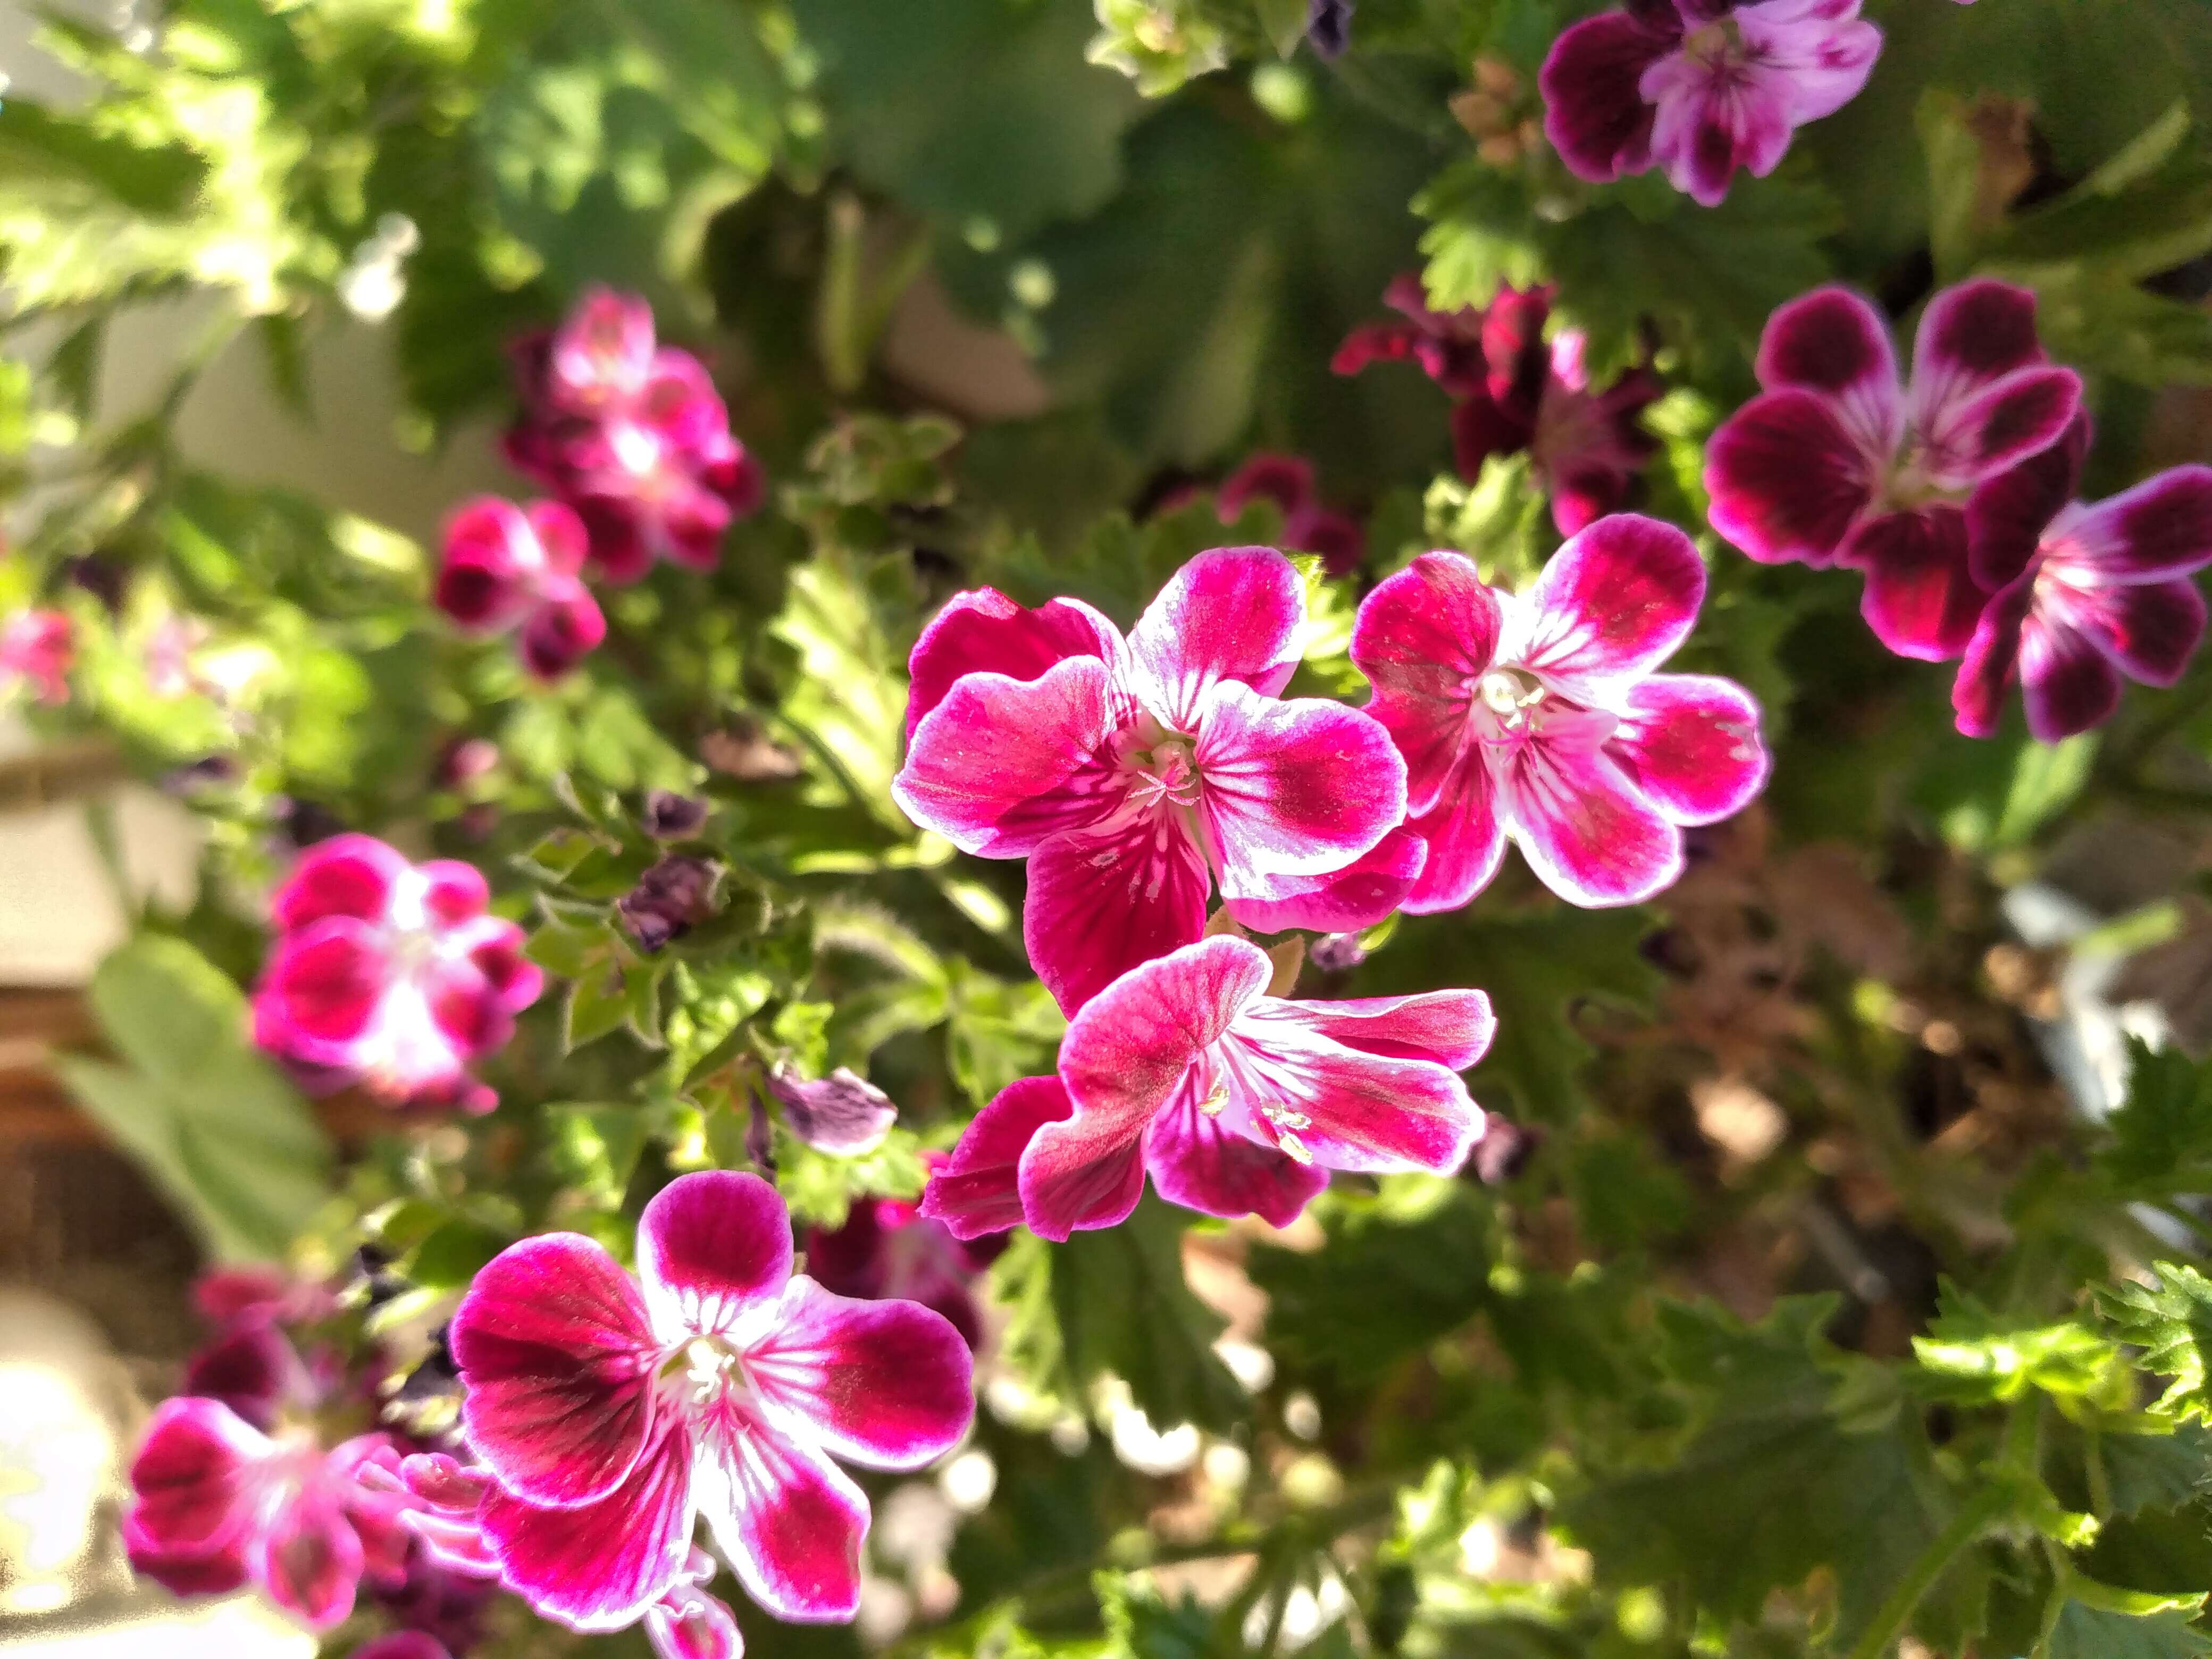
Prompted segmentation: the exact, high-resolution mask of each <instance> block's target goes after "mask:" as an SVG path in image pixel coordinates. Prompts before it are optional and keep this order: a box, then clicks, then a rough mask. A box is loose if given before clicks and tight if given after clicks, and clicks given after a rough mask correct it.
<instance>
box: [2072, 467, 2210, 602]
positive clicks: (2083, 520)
mask: <svg viewBox="0 0 2212 1659" xmlns="http://www.w3.org/2000/svg"><path fill="white" fill-rule="evenodd" d="M2047 540H2048V541H2049V543H2050V544H2051V545H2050V555H2051V562H2052V563H2053V564H2056V565H2057V566H2059V567H2061V568H2063V569H2064V570H2066V571H2068V572H2069V573H2076V574H2080V575H2083V576H2088V577H2093V579H2094V580H2097V581H2099V582H2148V581H2164V580H2166V579H2167V578H2168V577H2172V576H2186V575H2190V574H2193V573H2195V572H2197V571H2198V570H2202V569H2203V568H2204V567H2205V566H2206V565H2208V564H2212V467H2206V466H2177V467H2174V468H2172V469H2171V470H2169V471H2165V472H2161V473H2160V474H2159V475H2158V476H2157V477H2154V478H2147V479H2145V480H2144V481H2143V482H2142V483H2139V484H2137V485H2136V487H2135V488H2134V489H2129V490H2125V491H2123V492H2122V493H2121V494H2119V495H2114V496H2112V497H2111V498H2110V499H2108V500H2106V501H2098V502H2096V503H2094V504H2093V505H2092V506H2090V507H2086V508H2084V509H2083V510H2082V511H2081V513H2080V514H2078V515H2077V516H2075V517H2074V518H2072V519H2070V520H2068V522H2067V523H2066V524H2065V526H2063V532H2060V531H2058V530H2054V531H2053V532H2052V533H2051V536H2050V537H2049V538H2047Z"/></svg>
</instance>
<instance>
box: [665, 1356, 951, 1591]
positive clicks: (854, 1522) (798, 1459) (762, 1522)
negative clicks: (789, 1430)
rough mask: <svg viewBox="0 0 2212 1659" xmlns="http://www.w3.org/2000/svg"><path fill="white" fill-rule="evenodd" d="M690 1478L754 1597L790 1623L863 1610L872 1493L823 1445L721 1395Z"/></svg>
mask: <svg viewBox="0 0 2212 1659" xmlns="http://www.w3.org/2000/svg"><path fill="white" fill-rule="evenodd" d="M955 1340H957V1339H955ZM695 1479H696V1481H697V1486H698V1498H699V1512H700V1514H701V1515H702V1516H705V1517H706V1521H707V1525H708V1528H709V1529H711V1530H712V1532H713V1533H714V1542H715V1544H716V1545H717V1546H719V1547H720V1550H721V1552H722V1557H723V1559H725V1560H726V1561H727V1562H729V1564H730V1565H731V1566H732V1567H733V1568H735V1569H736V1570H737V1575H738V1579H739V1580H740V1581H741V1582H742V1583H744V1587H745V1589H747V1590H748V1591H749V1592H750V1594H751V1595H752V1598H753V1600H754V1601H757V1602H759V1603H760V1604H761V1606H762V1607H765V1608H767V1609H768V1611H769V1612H770V1613H774V1614H775V1616H776V1617H777V1618H779V1619H783V1620H790V1621H791V1622H793V1623H795V1624H827V1623H838V1622H842V1621H843V1620H848V1619H850V1618H852V1616H853V1615H854V1613H856V1612H857V1611H858V1610H859V1608H860V1547H861V1545H862V1544H863V1543H864V1542H865V1541H866V1538H867V1535H868V1500H867V1499H866V1498H865V1497H863V1496H862V1495H861V1492H860V1488H859V1487H858V1486H854V1484H853V1482H852V1480H850V1479H849V1478H848V1476H847V1475H846V1474H845V1472H844V1471H843V1470H842V1469H840V1468H838V1467H837V1466H836V1464H835V1463H832V1462H830V1461H829V1459H828V1458H827V1457H825V1456H823V1455H822V1453H821V1452H819V1451H817V1450H816V1449H814V1448H813V1447H811V1446H810V1445H807V1444H805V1443H802V1442H800V1441H799V1440H796V1439H794V1438H793V1437H789V1436H787V1435H785V1434H783V1433H782V1432H781V1431H779V1430H777V1429H776V1428H775V1426H774V1425H772V1424H770V1423H769V1422H768V1421H767V1420H766V1419H763V1418H762V1417H760V1416H759V1415H758V1414H757V1408H747V1407H743V1406H741V1405H739V1404H738V1403H734V1402H732V1401H729V1400H728V1399H727V1398H725V1400H724V1401H723V1404H722V1406H721V1407H720V1409H718V1410H716V1411H715V1412H714V1413H713V1414H712V1415H711V1417H710V1418H709V1419H708V1422H707V1424H706V1431H705V1433H704V1435H703V1436H702V1439H701V1442H700V1446H699V1459H698V1462H697V1464H696V1470H695Z"/></svg>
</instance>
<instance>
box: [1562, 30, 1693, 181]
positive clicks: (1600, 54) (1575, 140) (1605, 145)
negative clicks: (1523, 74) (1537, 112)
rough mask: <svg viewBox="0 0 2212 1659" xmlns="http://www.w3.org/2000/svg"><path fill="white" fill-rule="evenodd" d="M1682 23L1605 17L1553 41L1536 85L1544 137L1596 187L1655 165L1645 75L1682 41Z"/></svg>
mask: <svg viewBox="0 0 2212 1659" xmlns="http://www.w3.org/2000/svg"><path fill="white" fill-rule="evenodd" d="M1681 38H1682V32H1681V28H1680V24H1679V22H1677V23H1676V24H1675V26H1674V27H1671V28H1670V27H1662V26H1660V25H1658V24H1656V23H1654V22H1651V21H1645V20H1644V19H1642V18H1639V17H1637V16H1634V15H1631V14H1630V13H1628V12H1626V11H1607V12H1601V13H1599V14H1598V15H1596V16H1595V17H1592V18H1589V19H1587V20H1585V21H1583V22H1580V23H1577V24H1576V25H1575V26H1574V27H1572V28H1571V29H1568V30H1567V31H1566V32H1565V33H1563V34H1561V35H1560V36H1559V39H1558V40H1555V41H1553V43H1552V50H1551V52H1549V53H1548V54H1547V56H1546V57H1545V59H1544V67H1543V70H1541V73H1540V74H1539V76H1538V77H1537V84H1538V85H1539V87H1541V89H1542V91H1543V94H1544V136H1545V137H1547V138H1549V139H1550V140H1551V141H1552V147H1553V149H1556V150H1558V151H1559V159H1560V160H1561V161H1565V163H1566V164H1567V169H1568V171H1569V172H1571V173H1574V174H1575V175H1576V176H1577V178H1581V179H1589V180H1590V181H1591V182H1592V183H1594V184H1603V183H1605V182H1607V181H1608V180H1610V179H1618V178H1620V176H1621V175H1622V174H1623V173H1640V172H1642V171H1643V170H1644V168H1645V167H1649V166H1650V162H1651V117H1652V111H1651V106H1650V104H1648V103H1646V102H1645V101H1644V94H1643V91H1642V89H1641V88H1642V82H1643V79H1644V71H1645V70H1648V69H1650V67H1651V65H1652V64H1656V63H1657V62H1658V61H1659V60H1660V59H1661V58H1663V57H1665V56H1666V55H1667V54H1668V52H1672V51H1674V49H1675V47H1676V46H1679V45H1680V42H1681Z"/></svg>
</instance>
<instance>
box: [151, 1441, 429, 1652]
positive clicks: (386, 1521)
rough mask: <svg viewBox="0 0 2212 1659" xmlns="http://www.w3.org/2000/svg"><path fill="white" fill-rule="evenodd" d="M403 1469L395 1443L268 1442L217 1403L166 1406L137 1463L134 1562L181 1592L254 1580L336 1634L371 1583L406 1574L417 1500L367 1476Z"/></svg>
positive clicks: (220, 1589) (219, 1589)
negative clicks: (410, 1517)
mask: <svg viewBox="0 0 2212 1659" xmlns="http://www.w3.org/2000/svg"><path fill="white" fill-rule="evenodd" d="M397 1462H398V1450H397V1449H396V1447H395V1446H394V1445H393V1444H392V1441H391V1439H390V1437H388V1436H386V1435H382V1434H368V1435H362V1436H361V1437H357V1438H356V1439H353V1440H349V1441H347V1442H346V1443H344V1444H343V1445H342V1446H339V1447H337V1449H334V1450H331V1451H325V1450H324V1449H323V1448H322V1447H321V1445H319V1443H317V1442H316V1441H315V1440H314V1439H313V1437H310V1436H309V1435H307V1433H306V1432H304V1431H297V1430H294V1431H285V1432H283V1433H280V1434H278V1435H276V1437H270V1436H269V1435H266V1434H264V1433H262V1432H261V1431H260V1430H258V1429H256V1428H254V1427H253V1426H252V1425H251V1424H249V1423H247V1422H246V1421H245V1420H244V1419H242V1418H240V1417H239V1416H238V1414H237V1413H234V1412H233V1411H232V1410H231V1409H230V1408H229V1407H228V1406H225V1405H223V1404H222V1403H221V1402H220V1401H214V1400H201V1399H194V1398H190V1397H180V1398H178V1399H173V1400H165V1401H162V1402H161V1405H160V1406H158V1407H155V1412H154V1416H153V1419H152V1420H151V1421H150V1422H149V1424H148V1425H147V1428H146V1436H145V1438H144V1440H143V1443H141V1445H140V1447H139V1450H138V1455H137V1457H136V1458H135V1459H134V1460H133V1461H132V1462H131V1491H132V1493H133V1494H134V1496H133V1499H132V1502H131V1508H130V1510H128V1512H126V1513H125V1516H124V1519H123V1538H124V1543H125V1547H126V1548H127V1550H128V1552H129V1553H130V1557H131V1566H132V1567H133V1568H134V1569H135V1570H136V1571H138V1572H140V1573H143V1575H145V1576H146V1577H149V1578H151V1579H154V1580H155V1582H156V1583H161V1584H162V1585H165V1586H166V1587H167V1588H168V1589H171V1590H173V1591H175V1592H176V1593H177V1594H178V1595H219V1594H224V1593H228V1591H231V1590H234V1589H238V1588H240V1586H241V1585H244V1584H247V1583H252V1584H254V1585H256V1586H258V1588H259V1589H261V1590H262V1591H263V1592H264V1593H265V1594H266V1595H268V1596H269V1598H270V1600H271V1601H275V1602H276V1605H277V1606H279V1607H283V1608H284V1609H285V1610H286V1611H287V1612H289V1613H294V1614H295V1615H296V1616H298V1617H299V1618H301V1619H302V1620H305V1621H306V1622H307V1624H309V1625H311V1626H313V1627H314V1628H315V1629H317V1630H329V1629H331V1627H332V1626H336V1625H339V1624H343V1622H344V1621H345V1619H346V1617H347V1615H348V1614H349V1613H351V1612H352V1611H353V1604H354V1597H355V1595H356V1591H357V1590H358V1589H359V1587H360V1584H361V1581H362V1577H363V1576H364V1575H369V1576H371V1577H374V1578H377V1579H381V1580H385V1581H387V1582H392V1583H397V1582H398V1579H399V1578H400V1577H402V1576H403V1574H404V1571H405V1566H406V1559H407V1552H408V1548H409V1534H408V1533H407V1531H406V1529H405V1528H404V1525H403V1524H402V1522H401V1519H400V1517H401V1516H402V1515H403V1514H404V1511H405V1510H406V1509H407V1507H408V1504H407V1501H406V1500H405V1498H404V1497H402V1496H399V1495H398V1494H395V1493H393V1492H391V1491H390V1490H389V1488H388V1486H379V1485H378V1484H376V1483H374V1482H372V1481H370V1480H365V1479H364V1478H363V1476H364V1471H365V1470H367V1469H368V1468H374V1467H377V1466H380V1465H382V1466H389V1465H393V1464H396V1463H397Z"/></svg>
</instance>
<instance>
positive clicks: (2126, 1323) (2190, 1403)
mask: <svg viewBox="0 0 2212 1659" xmlns="http://www.w3.org/2000/svg"><path fill="white" fill-rule="evenodd" d="M2150 1271H2151V1273H2153V1274H2154V1276H2155V1277H2156V1278H2157V1279H2158V1281H2159V1282H2158V1284H2157V1285H2155V1286H2153V1285H2136V1284H2124V1285H2113V1286H2111V1287H2109V1288H2107V1289H2105V1290H2101V1291H2099V1292H2098V1293H2097V1303H2098V1305H2099V1307H2100V1309H2101V1310H2103V1312H2104V1314H2105V1316H2106V1319H2108V1320H2109V1321H2111V1322H2112V1334H2114V1335H2115V1336H2116V1337H2118V1339H2119V1340H2121V1341H2123V1342H2126V1343H2130V1344H2132V1345H2133V1346H2136V1347H2139V1348H2141V1349H2142V1350H2143V1351H2144V1352H2143V1357H2142V1368H2143V1370H2147V1371H2148V1372H2150V1373H2152V1374H2153V1375H2154V1376H2165V1377H2170V1378H2172V1382H2171V1383H2168V1384H2167V1386H2166V1392H2165V1394H2163V1395H2160V1398H2159V1400H2158V1402H2157V1403H2156V1404H2155V1405H2154V1407H2152V1409H2153V1410H2154V1411H2157V1412H2161V1413H2166V1414H2167V1415H2169V1416H2172V1417H2176V1418H2179V1419H2184V1420H2187V1419H2191V1418H2195V1419H2201V1420H2203V1421H2205V1422H2208V1423H2212V1395H2208V1394H2207V1392H2206V1390H2205V1375H2206V1373H2205V1355H2206V1352H2207V1350H2208V1348H2212V1279H2207V1278H2205V1276H2204V1275H2203V1273H2199V1272H2197V1269H2196V1268H2194V1267H2183V1266H2180V1265H2178V1264H2176V1263H2173V1262H2169V1261H2160V1262H2154V1263H2153V1264H2152V1266H2151V1269H2150Z"/></svg>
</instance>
